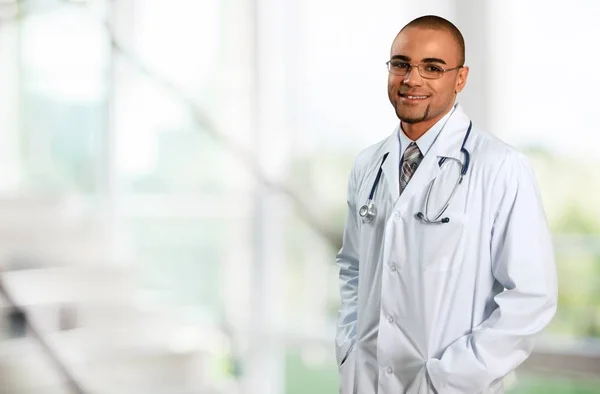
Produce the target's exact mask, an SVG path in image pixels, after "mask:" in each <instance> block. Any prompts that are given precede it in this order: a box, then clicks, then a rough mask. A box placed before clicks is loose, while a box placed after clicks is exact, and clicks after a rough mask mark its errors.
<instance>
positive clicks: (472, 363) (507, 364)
mask: <svg viewBox="0 0 600 394" xmlns="http://www.w3.org/2000/svg"><path fill="white" fill-rule="evenodd" d="M492 196H494V197H493V199H494V200H493V201H494V202H493V203H492V204H491V207H490V213H489V215H490V218H491V223H493V226H492V234H491V245H490V253H491V261H492V273H493V275H494V277H495V279H496V280H497V281H498V282H499V283H500V284H501V285H502V286H503V287H504V290H503V291H502V292H501V293H499V294H497V295H496V296H495V298H494V301H495V303H496V305H497V307H496V309H495V310H494V311H493V312H492V314H491V315H490V317H489V318H488V319H487V320H485V321H484V322H483V323H482V324H480V325H479V326H477V327H475V328H474V329H473V330H472V332H471V333H470V334H468V335H465V336H463V337H461V338H459V339H458V340H457V341H455V342H454V343H452V344H451V345H450V346H449V347H448V348H447V349H446V350H445V351H444V353H443V354H442V356H441V358H440V359H435V358H433V359H430V360H428V362H427V365H426V368H427V372H428V375H429V378H430V380H431V383H432V385H433V386H434V387H435V389H436V391H437V392H438V393H439V394H446V393H448V394H455V393H456V394H458V393H460V394H467V393H468V394H476V393H481V392H487V391H484V390H486V389H487V388H488V387H489V386H490V385H491V384H492V383H494V382H495V381H497V380H498V379H501V378H503V377H504V376H505V375H507V374H508V373H510V372H511V371H512V370H514V369H515V368H517V367H518V366H519V365H520V364H521V363H522V362H523V361H525V359H526V358H527V357H528V356H529V355H530V354H531V352H532V350H533V346H534V337H535V336H536V334H538V333H540V332H541V331H542V330H543V329H544V328H545V327H546V326H547V325H548V324H549V322H550V321H551V320H552V318H553V316H554V314H555V312H556V304H557V279H556V266H555V261H554V253H553V248H552V241H551V236H550V233H549V229H548V225H547V222H546V218H545V214H544V211H543V207H542V203H541V198H540V195H539V192H538V187H537V184H536V181H535V177H534V174H533V171H532V168H531V166H530V165H529V163H528V162H527V161H526V159H525V158H524V157H523V156H521V155H520V154H517V153H511V154H510V155H509V156H508V157H507V158H506V159H505V161H504V163H503V164H502V165H501V168H500V170H499V171H498V175H497V176H496V178H495V181H494V183H493V186H492Z"/></svg>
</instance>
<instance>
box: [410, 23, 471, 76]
mask: <svg viewBox="0 0 600 394" xmlns="http://www.w3.org/2000/svg"><path fill="white" fill-rule="evenodd" d="M410 27H420V28H422V29H432V30H445V31H447V32H448V33H450V34H451V35H452V38H454V41H456V43H457V44H458V51H459V54H458V58H459V63H460V65H463V64H464V63H465V39H464V38H463V35H462V33H461V32H460V30H458V28H457V27H456V26H454V24H453V23H452V22H450V21H449V20H447V19H444V18H442V17H440V16H436V15H425V16H421V17H419V18H417V19H413V20H412V21H410V22H409V23H408V24H407V25H406V26H404V27H403V28H402V30H400V33H402V31H404V30H405V29H408V28H410ZM398 34H399V33H398Z"/></svg>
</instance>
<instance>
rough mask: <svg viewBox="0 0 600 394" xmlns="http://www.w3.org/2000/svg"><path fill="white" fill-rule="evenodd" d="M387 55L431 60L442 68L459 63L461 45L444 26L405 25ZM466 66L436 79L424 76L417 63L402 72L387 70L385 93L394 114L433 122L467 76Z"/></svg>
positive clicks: (409, 60)
mask: <svg viewBox="0 0 600 394" xmlns="http://www.w3.org/2000/svg"><path fill="white" fill-rule="evenodd" d="M390 59H392V60H394V61H403V62H407V63H411V64H422V63H428V64H434V65H437V66H439V67H441V68H443V69H449V68H454V67H457V66H461V64H460V63H459V62H460V49H459V45H458V43H457V42H456V41H455V40H454V38H453V37H452V35H451V34H450V33H449V32H447V31H445V30H433V29H426V28H420V27H409V28H406V29H404V31H402V32H401V33H400V34H399V35H398V36H397V37H396V39H395V40H394V42H393V44H392V50H391V56H390ZM468 71H469V70H468V68H466V67H464V68H460V69H458V70H453V71H448V72H445V73H444V74H443V76H442V77H441V78H439V79H426V78H423V77H422V76H421V75H420V74H419V71H418V70H417V68H416V67H413V68H412V69H411V70H410V72H409V73H408V74H406V75H405V76H399V75H395V74H392V73H389V76H388V96H389V99H390V102H391V103H392V105H393V106H394V108H395V109H396V115H397V116H398V118H400V120H401V121H403V122H405V123H408V124H415V123H420V122H427V123H431V124H430V125H428V126H432V125H433V124H435V122H437V121H438V120H439V119H441V118H442V117H443V116H444V114H446V113H447V111H448V110H450V108H451V107H452V104H453V103H454V99H455V97H456V94H457V93H459V92H460V91H461V90H462V89H463V87H464V85H465V83H466V80H467V75H468Z"/></svg>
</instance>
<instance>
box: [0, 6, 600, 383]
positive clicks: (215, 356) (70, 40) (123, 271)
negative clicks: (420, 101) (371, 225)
mask: <svg viewBox="0 0 600 394" xmlns="http://www.w3.org/2000/svg"><path fill="white" fill-rule="evenodd" d="M429 13H434V14H438V15H441V16H444V17H446V18H449V19H450V20H451V21H453V22H454V23H455V24H456V25H457V26H458V27H459V29H461V31H462V32H463V34H464V36H465V39H466V44H467V65H469V66H470V67H471V71H470V75H469V83H468V85H467V88H466V89H465V91H464V92H463V93H462V94H461V96H460V97H459V101H460V102H461V103H462V105H463V106H464V107H465V108H466V110H467V113H469V114H470V116H471V117H472V119H473V121H474V123H475V124H477V125H478V126H479V127H482V128H484V129H487V130H489V131H491V132H492V133H494V134H496V135H498V136H499V137H500V138H502V139H504V140H505V141H507V142H508V143H510V144H512V145H514V146H516V147H517V148H519V149H520V150H522V151H523V152H525V153H526V154H527V156H528V157H529V158H530V159H531V161H532V162H533V164H534V166H535V170H536V172H537V176H538V179H539V183H540V188H541V190H542V194H543V199H544V203H545V206H546V210H547V215H548V220H549V222H550V225H551V227H552V231H553V234H554V239H555V247H556V255H557V263H558V269H559V278H560V299H559V308H558V312H557V315H556V318H555V319H554V321H553V322H552V324H551V325H550V327H549V328H548V329H547V330H546V332H545V333H544V335H543V337H542V338H540V343H539V346H538V347H537V349H536V352H535V354H534V355H533V356H532V357H531V358H530V359H529V360H528V361H527V362H526V363H525V364H524V365H523V366H522V367H521V368H519V370H517V371H516V373H514V374H511V375H510V376H509V377H508V378H507V381H506V382H507V383H506V386H507V387H508V388H509V390H508V392H509V393H513V394H521V393H545V394H549V393H579V394H582V393H586V394H587V393H600V339H599V338H600V204H598V201H599V200H598V198H599V197H598V196H599V195H600V175H598V168H599V165H600V158H599V155H598V143H599V142H600V137H599V133H600V129H599V128H598V125H597V122H596V119H595V117H596V116H597V111H598V110H597V108H598V104H597V103H598V92H599V90H600V73H599V72H597V71H596V70H595V68H597V67H598V65H600V50H599V46H598V44H597V38H598V37H600V23H598V21H599V19H600V2H598V1H593V0H588V1H586V0H572V1H569V2H563V1H558V0H555V1H554V0H553V1H547V0H546V1H543V0H530V1H526V2H524V1H517V0H507V1H503V2H491V1H490V2H483V1H479V0H453V1H451V0H437V1H435V0H429V1H418V2H417V1H405V0H380V1H377V2H372V3H371V4H368V3H367V2H348V1H342V0H168V1H167V0H22V1H17V0H0V269H1V272H0V275H1V276H0V393H2V394H33V393H35V394H38V393H43V394H58V393H107V394H113V393H114V394H120V393H146V394H158V393H165V394H166V393H169V394H178V393H214V394H217V393H219V394H220V393H222V394H237V393H239V394H241V393H244V394H246V393H248V394H300V393H313V394H326V393H335V392H337V367H336V362H335V359H334V333H335V324H336V317H337V307H338V304H339V295H338V287H337V267H336V266H335V253H336V252H337V250H338V249H339V246H340V239H341V232H342V229H343V224H344V223H343V221H344V218H345V209H346V204H345V199H346V195H345V193H346V181H347V179H348V174H349V171H350V167H351V165H352V161H353V159H354V157H355V155H356V154H357V153H358V152H359V151H360V150H361V149H362V148H364V147H366V146H367V145H369V144H371V143H374V142H376V141H378V140H380V139H382V138H384V137H386V136H387V135H388V134H389V133H391V131H392V130H393V128H394V127H395V125H396V124H397V119H396V118H395V115H394V112H393V110H392V108H391V106H390V105H389V103H388V100H387V92H386V81H387V71H386V67H385V62H386V61H387V60H388V57H389V47H390V44H391V42H392V40H393V38H394V36H395V35H396V33H397V32H398V30H399V29H400V28H401V27H402V26H403V25H404V24H405V23H407V22H408V21H410V20H411V19H413V18H415V17H417V16H420V15H423V14H429Z"/></svg>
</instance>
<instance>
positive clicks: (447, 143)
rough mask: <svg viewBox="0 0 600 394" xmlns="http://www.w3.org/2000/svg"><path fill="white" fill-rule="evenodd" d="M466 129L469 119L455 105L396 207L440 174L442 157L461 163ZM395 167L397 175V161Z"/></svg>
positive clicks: (459, 107)
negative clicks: (454, 159)
mask: <svg viewBox="0 0 600 394" xmlns="http://www.w3.org/2000/svg"><path fill="white" fill-rule="evenodd" d="M468 127H469V118H468V116H467V115H466V114H465V112H464V111H463V109H462V107H461V106H460V105H457V107H456V109H455V110H454V112H453V113H452V115H450V118H449V119H448V122H447V123H446V125H445V126H444V128H443V129H442V130H441V131H440V133H439V135H438V137H437V138H436V140H435V142H434V143H433V145H432V146H431V149H430V150H429V152H427V154H426V155H425V157H424V158H423V160H422V161H421V164H420V165H419V167H418V168H417V171H416V172H415V173H414V174H413V176H412V178H411V180H410V181H409V182H408V185H406V189H404V191H403V192H402V195H401V196H400V198H399V199H398V201H397V202H396V207H402V206H405V205H406V202H407V201H409V200H410V199H411V198H412V197H413V196H414V195H415V194H416V193H418V192H420V191H422V190H423V189H424V188H425V187H427V185H428V184H429V183H430V182H431V181H432V180H433V179H434V178H435V177H437V176H438V175H439V174H440V166H439V161H440V159H441V158H442V157H453V158H456V159H458V160H460V161H461V162H462V161H463V160H464V158H463V157H462V154H461V152H460V147H461V144H462V141H463V138H464V136H465V133H466V131H467V128H468ZM398 160H399V159H398ZM396 166H397V170H396V174H398V171H399V161H397V162H396ZM397 177H398V176H397ZM396 185H399V180H397V181H396ZM396 193H398V186H396Z"/></svg>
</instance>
